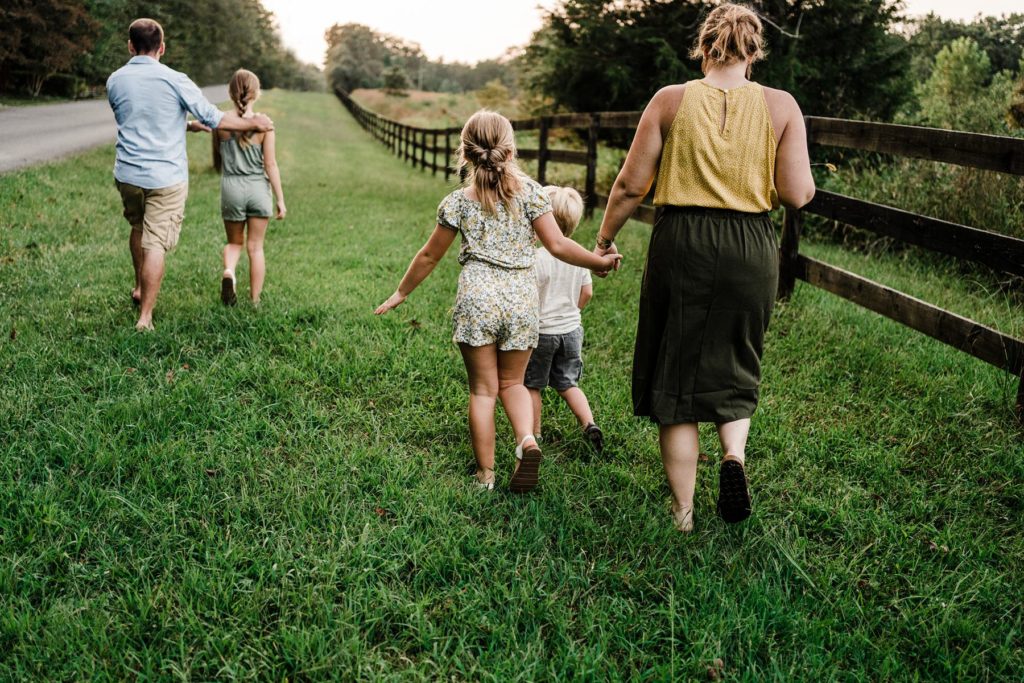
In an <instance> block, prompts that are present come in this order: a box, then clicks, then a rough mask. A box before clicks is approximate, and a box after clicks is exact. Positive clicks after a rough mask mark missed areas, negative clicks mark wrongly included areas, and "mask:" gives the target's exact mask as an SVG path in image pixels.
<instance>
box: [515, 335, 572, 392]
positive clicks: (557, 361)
mask: <svg viewBox="0 0 1024 683" xmlns="http://www.w3.org/2000/svg"><path fill="white" fill-rule="evenodd" d="M582 375H583V326H582V325H581V326H579V327H577V328H576V329H575V330H573V331H572V332H566V333H565V334H542V335H540V339H539V340H538V342H537V348H535V349H534V350H533V355H532V356H530V364H529V365H527V366H526V378H525V380H524V381H523V384H525V385H526V386H527V387H528V388H530V389H543V388H544V387H546V386H548V385H549V384H550V385H551V387H553V388H554V389H555V390H557V391H565V390H566V389H571V388H572V387H574V386H577V385H578V384H579V383H580V377H581V376H582Z"/></svg>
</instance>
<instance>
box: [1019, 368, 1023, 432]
mask: <svg viewBox="0 0 1024 683" xmlns="http://www.w3.org/2000/svg"><path fill="white" fill-rule="evenodd" d="M1017 421H1018V422H1020V423H1021V424H1024V372H1021V374H1020V384H1018V385H1017Z"/></svg>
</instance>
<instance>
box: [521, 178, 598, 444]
mask: <svg viewBox="0 0 1024 683" xmlns="http://www.w3.org/2000/svg"><path fill="white" fill-rule="evenodd" d="M544 189H545V190H546V191H547V193H548V196H549V197H550V198H551V208H552V213H553V215H554V217H555V221H556V222H557V223H558V227H559V228H560V229H561V230H562V234H563V235H565V236H566V237H571V236H572V233H573V231H574V230H576V226H577V225H578V224H579V222H580V217H581V216H582V215H583V199H582V197H580V195H579V193H578V192H577V191H576V190H574V189H572V188H571V187H555V186H553V185H549V186H548V187H545V188H544ZM534 270H535V272H536V274H537V291H538V294H539V295H540V340H539V341H538V343H537V348H536V349H534V351H533V355H532V356H530V364H529V365H528V366H527V367H526V379H525V381H524V384H525V385H526V388H527V389H529V390H530V398H531V399H533V433H534V435H535V436H537V437H538V438H539V437H540V432H541V430H540V411H541V399H540V392H541V390H542V389H543V388H544V387H546V386H548V385H549V384H550V385H551V386H552V387H554V389H555V391H557V392H558V395H559V396H561V397H562V398H563V399H564V400H565V402H566V403H567V404H568V405H569V408H570V409H571V410H572V412H573V414H574V415H575V416H576V419H577V420H579V423H580V426H581V427H583V434H584V436H586V437H587V439H588V440H589V441H590V443H591V445H592V446H593V447H594V450H596V451H597V452H598V453H600V452H601V451H602V450H604V435H603V434H602V433H601V429H600V428H599V427H598V426H597V425H596V424H594V415H593V413H591V412H590V403H589V402H588V401H587V396H586V394H584V393H583V391H581V390H580V388H579V386H577V385H578V384H579V381H580V376H581V375H582V373H583V358H582V356H581V352H582V350H583V325H582V324H581V318H580V311H581V310H582V309H583V307H584V306H586V305H587V302H588V301H590V298H591V297H592V296H593V294H594V286H593V280H592V279H591V277H590V271H589V270H586V269H584V268H579V267H577V266H572V265H569V264H568V263H564V262H562V261H559V260H557V259H556V258H555V257H553V256H552V255H551V254H549V253H548V251H547V249H544V248H543V247H541V248H539V249H537V258H536V261H535V265H534Z"/></svg>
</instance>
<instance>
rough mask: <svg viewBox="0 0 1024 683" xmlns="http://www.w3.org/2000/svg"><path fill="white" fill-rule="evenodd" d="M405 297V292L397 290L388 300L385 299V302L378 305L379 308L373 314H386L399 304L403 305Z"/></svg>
mask: <svg viewBox="0 0 1024 683" xmlns="http://www.w3.org/2000/svg"><path fill="white" fill-rule="evenodd" d="M405 299H406V296H405V294H402V293H401V292H399V291H397V290H396V291H395V293H394V294H392V295H391V296H389V297H388V300H387V301H385V302H384V303H382V304H381V305H380V306H378V307H377V310H375V311H374V312H373V314H374V315H384V314H385V313H387V312H388V311H390V310H392V309H394V308H398V307H399V306H401V305H402V302H404V301H405Z"/></svg>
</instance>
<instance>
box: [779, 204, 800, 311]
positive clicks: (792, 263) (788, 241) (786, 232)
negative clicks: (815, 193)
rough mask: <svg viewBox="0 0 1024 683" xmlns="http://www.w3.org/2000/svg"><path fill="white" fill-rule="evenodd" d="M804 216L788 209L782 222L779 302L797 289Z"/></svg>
mask: <svg viewBox="0 0 1024 683" xmlns="http://www.w3.org/2000/svg"><path fill="white" fill-rule="evenodd" d="M803 226H804V215H803V212H801V211H800V210H798V209H786V214H785V218H784V219H783V221H782V244H781V245H780V246H779V294H778V297H777V298H778V299H779V300H785V299H788V298H789V297H790V295H791V294H792V293H793V288H794V287H796V269H797V257H798V256H799V255H800V232H801V231H802V230H803Z"/></svg>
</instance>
